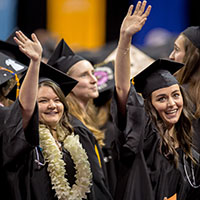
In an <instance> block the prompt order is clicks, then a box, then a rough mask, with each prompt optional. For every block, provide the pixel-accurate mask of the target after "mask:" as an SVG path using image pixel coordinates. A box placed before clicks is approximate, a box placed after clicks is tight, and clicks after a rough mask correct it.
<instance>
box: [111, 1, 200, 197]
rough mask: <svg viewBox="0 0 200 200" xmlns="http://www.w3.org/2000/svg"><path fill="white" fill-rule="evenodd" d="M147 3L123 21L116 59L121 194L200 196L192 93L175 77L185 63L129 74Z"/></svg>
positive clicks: (115, 105)
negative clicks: (194, 143) (135, 38)
mask: <svg viewBox="0 0 200 200" xmlns="http://www.w3.org/2000/svg"><path fill="white" fill-rule="evenodd" d="M146 4H147V2H146V1H143V2H141V1H138V3H137V5H136V7H135V10H134V11H133V6H130V8H129V10H128V12H127V15H126V16H125V18H124V20H123V22H122V25H121V29H120V39H119V42H118V48H117V55H116V60H115V85H116V93H115V95H114V98H113V104H112V109H111V111H112V115H113V119H114V122H115V124H116V126H117V127H118V128H119V129H120V130H121V132H122V133H123V134H119V136H118V137H119V140H120V141H121V154H120V156H121V163H122V165H121V166H120V170H119V175H118V177H119V179H118V185H117V189H116V191H117V195H116V199H119V200H122V199H123V200H125V199H126V200H129V199H134V198H135V197H137V200H150V199H151V200H163V199H164V197H167V198H170V197H175V198H176V197H177V199H181V200H185V199H187V200H189V199H195V200H198V199H199V195H200V174H199V173H200V168H199V163H200V160H199V158H200V157H199V154H198V153H197V152H196V151H195V150H194V149H193V145H192V134H193V126H192V120H193V119H194V116H193V114H192V107H191V102H190V101H189V98H188V96H187V94H186V92H185V91H184V89H183V88H182V87H181V86H180V84H179V82H178V81H177V79H176V78H175V77H174V76H173V74H174V73H175V72H177V71H178V70H179V69H181V68H182V67H183V64H182V63H178V62H174V61H171V60H167V59H158V60H156V61H155V62H153V63H152V64H151V65H149V66H148V67H147V68H146V69H144V70H143V71H141V72H139V73H138V74H137V75H136V76H135V77H134V78H133V79H132V80H131V81H130V79H129V77H130V46H131V41H132V36H133V35H135V34H136V33H137V32H138V31H140V30H141V28H142V27H143V25H144V24H145V21H146V20H147V17H148V15H149V13H150V10H151V6H148V7H147V9H145V7H146ZM138 93H140V94H142V96H141V95H139V94H138ZM122 135H123V136H122ZM124 173H125V175H124ZM124 177H125V178H124ZM120 178H121V180H120ZM144 191H146V194H145V195H144Z"/></svg>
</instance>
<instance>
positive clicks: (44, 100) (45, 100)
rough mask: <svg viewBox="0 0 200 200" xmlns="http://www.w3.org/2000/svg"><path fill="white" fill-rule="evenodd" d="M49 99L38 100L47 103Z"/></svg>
mask: <svg viewBox="0 0 200 200" xmlns="http://www.w3.org/2000/svg"><path fill="white" fill-rule="evenodd" d="M47 102H48V101H47V99H40V100H39V101H38V103H47Z"/></svg>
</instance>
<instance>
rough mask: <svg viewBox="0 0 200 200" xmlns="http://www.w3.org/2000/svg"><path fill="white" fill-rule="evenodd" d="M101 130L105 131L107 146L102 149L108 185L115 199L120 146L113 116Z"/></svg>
mask: <svg viewBox="0 0 200 200" xmlns="http://www.w3.org/2000/svg"><path fill="white" fill-rule="evenodd" d="M101 129H102V130H104V131H105V139H104V144H105V145H104V146H103V147H102V152H103V156H104V162H105V166H106V171H107V175H108V185H109V189H110V192H111V194H112V196H113V197H114V194H115V189H116V184H117V173H116V172H117V170H118V145H117V140H116V139H117V138H116V136H117V131H118V129H117V128H116V127H115V126H114V123H113V121H112V118H111V116H110V117H109V119H108V121H107V122H106V123H105V124H104V126H102V127H101Z"/></svg>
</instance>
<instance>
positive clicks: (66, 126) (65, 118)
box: [39, 81, 73, 141]
mask: <svg viewBox="0 0 200 200" xmlns="http://www.w3.org/2000/svg"><path fill="white" fill-rule="evenodd" d="M43 86H47V87H50V88H52V89H53V91H54V92H55V93H56V95H57V96H58V98H59V99H60V101H61V102H62V104H63V106H64V113H63V115H62V117H61V119H60V122H59V125H60V127H61V128H62V129H63V130H64V133H65V135H64V136H63V135H62V136H59V135H58V139H59V141H64V139H65V137H66V136H67V135H69V134H71V133H72V132H73V128H72V126H71V124H70V122H69V115H68V112H69V110H68V105H67V102H66V100H65V96H64V94H63V92H62V90H61V89H60V87H59V86H58V85H57V84H55V83H54V82H52V81H44V82H42V83H40V84H39V88H40V87H43ZM60 138H62V139H60Z"/></svg>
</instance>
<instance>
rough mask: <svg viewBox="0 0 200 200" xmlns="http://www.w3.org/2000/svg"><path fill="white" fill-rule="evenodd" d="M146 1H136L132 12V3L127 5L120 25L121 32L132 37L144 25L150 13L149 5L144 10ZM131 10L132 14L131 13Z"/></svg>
mask: <svg viewBox="0 0 200 200" xmlns="http://www.w3.org/2000/svg"><path fill="white" fill-rule="evenodd" d="M146 4H147V1H143V2H141V1H138V3H137V5H136V8H135V11H134V12H133V5H131V6H130V7H129V10H128V13H127V15H126V17H125V18H124V20H123V22H122V25H121V30H120V31H121V33H122V34H123V33H125V34H127V36H129V37H132V36H133V35H134V34H135V33H137V32H138V31H140V30H141V28H142V27H143V26H144V24H145V22H146V20H147V17H148V16H149V14H150V11H151V6H150V5H149V6H148V7H147V9H146V11H145V8H146ZM132 12H133V14H132Z"/></svg>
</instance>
